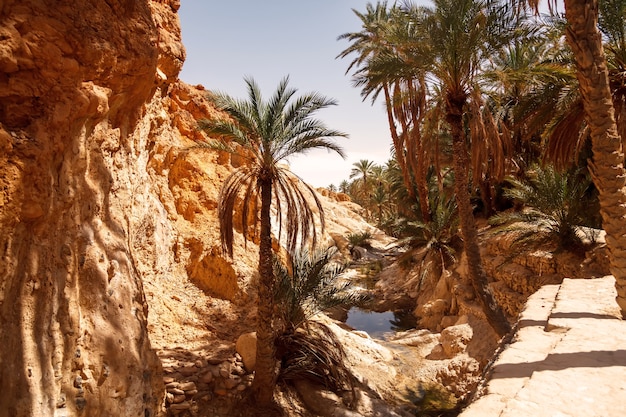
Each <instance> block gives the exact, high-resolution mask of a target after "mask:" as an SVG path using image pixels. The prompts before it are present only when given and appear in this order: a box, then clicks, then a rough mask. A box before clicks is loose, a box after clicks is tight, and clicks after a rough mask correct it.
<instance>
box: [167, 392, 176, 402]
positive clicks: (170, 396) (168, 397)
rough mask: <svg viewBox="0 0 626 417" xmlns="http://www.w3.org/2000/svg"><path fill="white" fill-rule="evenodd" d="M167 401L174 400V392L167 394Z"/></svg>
mask: <svg viewBox="0 0 626 417" xmlns="http://www.w3.org/2000/svg"><path fill="white" fill-rule="evenodd" d="M165 401H166V402H167V403H168V404H171V403H173V402H174V394H172V393H171V392H168V393H167V394H165Z"/></svg>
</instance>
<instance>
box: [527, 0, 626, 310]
mask: <svg viewBox="0 0 626 417" xmlns="http://www.w3.org/2000/svg"><path fill="white" fill-rule="evenodd" d="M528 3H529V4H530V5H531V6H533V7H534V8H535V10H537V5H538V3H539V0H528ZM553 3H554V2H553V1H552V0H550V2H549V4H553ZM599 3H600V2H599V1H598V0H564V5H565V18H566V19H567V23H568V24H567V29H566V32H565V35H566V39H567V42H568V44H569V46H570V47H571V48H572V51H573V53H574V57H575V61H576V69H577V77H578V82H579V85H580V93H581V95H582V98H583V107H584V110H585V114H586V120H587V124H588V126H589V132H590V136H591V144H592V151H593V161H590V162H589V168H590V171H591V175H592V178H593V182H594V185H595V186H596V188H597V189H598V192H599V199H600V214H601V215H602V225H603V228H604V230H605V231H606V244H607V247H608V248H609V259H610V265H611V266H610V268H611V273H612V274H613V276H614V277H615V288H616V290H617V298H616V301H617V304H618V305H619V307H620V309H621V311H622V316H623V317H624V318H626V240H625V239H624V238H623V236H624V235H626V171H625V170H624V150H623V144H622V138H620V135H619V131H618V128H617V122H616V116H615V107H614V105H613V101H612V95H611V86H610V80H609V72H608V66H607V59H606V55H605V53H604V47H603V44H602V35H601V33H600V30H599V28H598V18H599V15H598V13H599V12H598V10H599V8H598V4H599ZM618 3H620V2H615V3H613V2H612V4H615V5H616V6H618ZM614 12H615V13H616V14H619V13H622V16H623V13H624V9H623V8H622V9H621V10H620V9H619V8H618V7H616V10H614Z"/></svg>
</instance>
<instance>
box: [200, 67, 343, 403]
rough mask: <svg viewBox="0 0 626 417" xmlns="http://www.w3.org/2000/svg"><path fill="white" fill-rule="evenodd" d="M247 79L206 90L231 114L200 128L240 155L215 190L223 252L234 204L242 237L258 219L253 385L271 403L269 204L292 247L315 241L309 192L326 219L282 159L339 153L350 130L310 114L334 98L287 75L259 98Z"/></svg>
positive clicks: (229, 246) (228, 246)
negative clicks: (294, 84) (239, 86)
mask: <svg viewBox="0 0 626 417" xmlns="http://www.w3.org/2000/svg"><path fill="white" fill-rule="evenodd" d="M245 82H246V84H247V87H248V100H239V99H236V98H233V97H231V96H229V95H227V94H221V93H218V94H215V95H211V96H210V99H211V100H212V101H213V102H214V103H215V105H216V107H217V108H218V109H219V110H222V111H224V112H225V113H226V114H227V115H228V116H229V118H220V119H204V120H202V121H200V128H201V129H202V130H204V131H205V132H206V133H207V134H208V135H209V136H210V137H215V136H218V137H220V138H221V139H222V141H211V142H208V143H207V145H208V146H209V147H212V148H214V149H220V150H223V151H226V152H230V153H233V154H237V155H240V156H241V157H242V159H243V161H244V162H243V164H242V165H241V166H240V167H239V168H237V169H236V170H235V171H234V172H233V173H232V174H231V175H230V176H229V177H228V178H227V179H226V181H225V182H224V184H223V186H222V189H221V192H220V197H219V206H218V212H219V219H220V231H221V238H222V247H223V249H224V250H225V252H227V253H228V254H229V255H230V256H231V257H232V255H233V216H234V212H235V208H236V206H237V205H238V204H241V206H240V212H241V223H242V227H243V230H242V234H243V237H244V239H247V236H248V229H249V227H252V228H253V230H254V231H256V227H257V224H258V223H260V236H259V268H258V271H259V289H258V313H257V324H256V329H257V352H256V374H255V378H254V382H253V385H252V391H253V394H254V396H255V399H256V401H257V403H258V404H259V405H261V406H268V405H270V404H272V403H273V393H274V387H275V384H276V358H275V345H274V342H275V333H274V329H273V326H272V325H273V318H274V286H275V282H274V281H275V279H274V272H273V262H272V255H273V252H272V236H271V226H272V217H271V211H270V210H271V206H272V205H274V207H275V209H276V213H277V217H276V218H277V219H278V239H279V241H280V239H281V237H282V235H283V231H284V232H285V237H286V241H285V243H286V247H287V250H288V251H289V252H293V251H294V250H295V249H296V248H297V247H302V246H304V245H305V243H306V242H307V239H308V238H311V242H312V245H313V246H315V243H316V239H315V233H316V224H315V216H314V213H313V210H312V209H311V207H310V206H309V200H307V195H308V196H309V197H310V198H311V199H312V200H313V202H314V204H315V206H316V207H317V209H318V210H319V217H320V222H321V227H322V228H323V227H324V215H323V209H322V205H321V203H320V201H319V199H318V197H317V195H316V194H315V192H314V190H313V188H312V187H311V186H309V185H307V184H305V183H304V182H303V181H302V180H300V178H299V177H297V176H296V175H294V174H293V173H291V172H289V171H288V169H286V168H285V167H284V166H283V165H280V163H281V161H284V160H285V159H286V158H289V157H290V156H292V155H295V154H298V153H305V152H307V151H309V150H311V149H316V148H321V149H327V150H329V151H331V150H332V151H335V152H337V153H338V154H339V155H341V156H342V157H344V153H343V150H342V149H341V147H339V146H338V145H337V144H335V142H334V141H333V140H332V138H334V137H346V136H347V135H346V134H345V133H342V132H340V131H337V130H331V129H329V128H327V127H326V126H325V125H324V124H323V123H322V122H321V121H319V120H317V119H314V118H312V116H313V114H314V113H315V112H316V111H318V110H320V109H324V108H326V107H329V106H332V105H335V104H336V102H335V101H334V100H330V99H327V98H326V97H323V96H321V95H319V94H317V93H308V94H305V95H303V96H301V97H298V98H294V95H295V93H296V90H295V89H292V88H289V87H288V82H289V78H288V77H285V78H284V79H283V80H282V81H281V82H280V83H279V85H278V88H277V90H276V92H275V93H274V94H273V96H272V97H271V98H270V99H269V100H268V101H264V100H263V97H262V96H261V92H260V89H259V87H258V85H257V84H256V82H255V81H254V80H253V79H252V78H246V80H245ZM292 99H293V100H292ZM227 141H228V142H227ZM240 201H241V203H239V202H240ZM259 209H260V213H257V211H259ZM283 215H284V216H283Z"/></svg>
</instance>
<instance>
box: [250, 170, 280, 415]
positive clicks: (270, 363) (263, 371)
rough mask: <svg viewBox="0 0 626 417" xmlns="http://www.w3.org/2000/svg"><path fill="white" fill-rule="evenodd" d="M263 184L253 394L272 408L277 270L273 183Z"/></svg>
mask: <svg viewBox="0 0 626 417" xmlns="http://www.w3.org/2000/svg"><path fill="white" fill-rule="evenodd" d="M259 181H261V237H260V243H259V292H258V294H259V299H258V307H257V308H258V310H257V324H256V329H257V330H256V335H257V350H256V368H255V375H254V381H253V385H252V391H253V393H254V397H255V400H256V401H257V404H258V405H259V406H261V407H265V406H269V405H271V404H272V403H273V400H274V387H275V386H276V378H277V374H276V347H275V345H274V330H273V328H272V322H273V318H274V271H273V268H272V236H271V218H270V207H271V203H272V183H271V181H270V180H263V179H260V180H259Z"/></svg>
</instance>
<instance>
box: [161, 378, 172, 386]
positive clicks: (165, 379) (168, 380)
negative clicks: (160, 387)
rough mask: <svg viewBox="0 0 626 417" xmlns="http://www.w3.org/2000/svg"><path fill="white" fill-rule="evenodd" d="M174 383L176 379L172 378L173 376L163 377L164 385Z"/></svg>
mask: <svg viewBox="0 0 626 417" xmlns="http://www.w3.org/2000/svg"><path fill="white" fill-rule="evenodd" d="M172 382H174V378H172V377H171V376H164V377H163V383H164V384H166V385H167V384H171V383H172Z"/></svg>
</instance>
